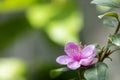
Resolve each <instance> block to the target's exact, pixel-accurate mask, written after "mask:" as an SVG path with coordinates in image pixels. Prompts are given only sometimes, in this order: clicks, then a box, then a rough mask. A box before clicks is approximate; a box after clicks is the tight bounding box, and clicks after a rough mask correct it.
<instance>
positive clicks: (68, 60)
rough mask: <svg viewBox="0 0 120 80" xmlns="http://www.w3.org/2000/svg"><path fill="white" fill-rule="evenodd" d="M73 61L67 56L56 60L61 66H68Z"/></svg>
mask: <svg viewBox="0 0 120 80" xmlns="http://www.w3.org/2000/svg"><path fill="white" fill-rule="evenodd" d="M72 61H73V59H72V58H70V57H69V56H66V55H62V56H59V57H57V59H56V62H57V63H59V64H62V65H66V64H68V63H70V62H72Z"/></svg>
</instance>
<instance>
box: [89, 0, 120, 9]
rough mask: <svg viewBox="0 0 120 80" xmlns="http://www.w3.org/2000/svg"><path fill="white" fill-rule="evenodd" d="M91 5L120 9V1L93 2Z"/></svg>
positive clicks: (100, 0) (96, 0)
mask: <svg viewBox="0 0 120 80" xmlns="http://www.w3.org/2000/svg"><path fill="white" fill-rule="evenodd" d="M91 3H93V4H98V5H102V6H107V7H112V8H120V0H93V1H92V2H91Z"/></svg>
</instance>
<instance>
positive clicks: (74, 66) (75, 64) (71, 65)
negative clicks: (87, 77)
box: [67, 61, 81, 70]
mask: <svg viewBox="0 0 120 80" xmlns="http://www.w3.org/2000/svg"><path fill="white" fill-rule="evenodd" d="M67 66H68V68H70V69H72V70H76V69H78V68H79V67H80V66H81V64H79V62H77V61H73V62H70V63H68V64H67Z"/></svg>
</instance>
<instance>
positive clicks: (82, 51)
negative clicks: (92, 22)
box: [56, 42, 96, 70]
mask: <svg viewBox="0 0 120 80" xmlns="http://www.w3.org/2000/svg"><path fill="white" fill-rule="evenodd" d="M95 51H96V49H95V46H94V45H88V46H86V47H83V48H82V47H81V46H80V45H77V44H75V43H74V42H69V43H67V44H66V46H65V52H66V55H62V56H59V57H57V59H56V62H57V63H59V64H61V65H67V66H68V68H70V69H72V70H75V69H78V68H79V67H80V66H81V65H82V66H89V65H91V64H92V63H93V62H94V60H95Z"/></svg>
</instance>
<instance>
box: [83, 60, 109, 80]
mask: <svg viewBox="0 0 120 80" xmlns="http://www.w3.org/2000/svg"><path fill="white" fill-rule="evenodd" d="M84 77H85V78H86V80H108V66H107V65H106V64H105V63H102V62H99V63H97V64H95V65H94V66H92V67H90V68H89V69H87V70H86V71H85V73H84Z"/></svg>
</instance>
